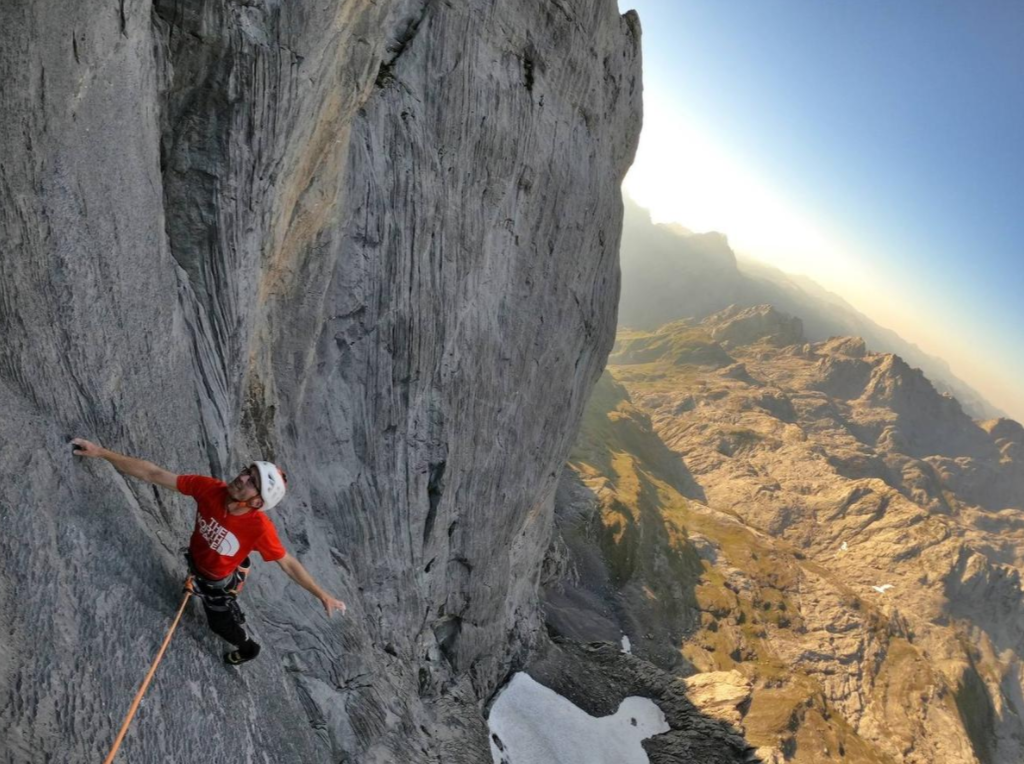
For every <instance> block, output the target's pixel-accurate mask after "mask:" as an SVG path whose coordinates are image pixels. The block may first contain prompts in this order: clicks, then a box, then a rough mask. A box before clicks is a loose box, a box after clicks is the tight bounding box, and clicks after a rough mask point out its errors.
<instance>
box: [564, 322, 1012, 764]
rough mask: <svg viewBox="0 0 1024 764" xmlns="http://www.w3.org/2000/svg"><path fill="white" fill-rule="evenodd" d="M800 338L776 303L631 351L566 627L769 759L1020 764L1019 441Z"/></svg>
mask: <svg viewBox="0 0 1024 764" xmlns="http://www.w3.org/2000/svg"><path fill="white" fill-rule="evenodd" d="M798 329H799V326H798V324H796V323H795V322H794V320H793V319H792V318H790V317H789V316H786V315H784V314H782V313H780V312H779V311H777V310H775V309H774V308H771V307H769V306H761V307H757V308H751V309H740V308H731V309H728V310H726V311H723V312H721V313H719V314H716V315H713V316H710V317H708V318H707V319H705V320H703V321H700V322H697V321H682V322H676V323H674V324H671V325H667V326H665V327H662V328H661V329H660V330H657V331H653V332H639V331H623V332H620V335H619V340H618V344H617V346H616V348H615V350H614V351H613V353H612V355H611V357H610V365H609V372H608V373H607V374H606V376H605V377H604V378H603V379H602V381H601V382H600V383H599V385H598V388H597V390H596V392H595V395H594V398H593V400H592V403H591V406H590V408H589V410H588V413H587V415H586V417H585V420H584V427H583V430H582V432H581V436H580V439H579V440H578V441H577V445H576V448H575V450H574V452H573V456H572V458H571V469H569V470H567V471H566V473H565V474H564V475H563V480H562V488H561V489H560V494H559V501H558V504H557V507H558V511H557V523H558V528H559V531H560V534H561V537H562V539H563V543H564V544H565V545H566V546H565V549H566V550H567V553H566V555H565V557H566V560H565V561H564V562H563V567H564V568H565V569H566V570H569V571H571V572H572V573H571V575H564V576H562V577H560V578H553V579H549V580H548V581H547V606H548V624H549V629H551V630H553V631H555V632H556V633H559V634H564V635H566V636H570V637H572V638H574V639H608V637H607V636H606V635H608V634H615V633H616V632H618V633H619V634H622V633H624V634H625V635H626V636H627V637H628V639H629V641H630V643H631V645H632V648H633V653H634V654H635V655H636V656H637V657H638V658H639V659H643V660H647V661H649V662H651V663H653V664H655V665H657V666H659V667H660V668H661V669H663V670H665V671H668V672H670V673H672V674H675V675H677V676H683V677H686V678H687V679H686V681H687V682H688V683H693V687H694V690H693V692H692V693H691V699H693V700H699V701H700V702H701V703H703V704H704V706H705V708H706V709H707V712H708V713H712V714H714V715H716V716H717V717H719V718H722V719H723V720H726V721H728V722H729V723H730V724H731V725H732V726H733V728H734V729H736V730H737V731H739V732H742V733H743V734H744V735H745V738H746V740H747V741H748V743H750V744H751V745H752V746H754V747H756V748H757V749H758V752H759V755H760V756H761V758H762V760H764V761H769V762H775V761H779V762H781V761H795V762H839V761H843V762H890V763H895V762H899V763H901V764H903V763H907V764H909V763H911V762H921V763H923V762H936V761H942V762H972V763H973V762H983V763H985V764H990V763H993V764H994V763H999V764H1003V763H1005V764H1010V763H1011V762H1017V761H1019V760H1020V759H1021V757H1022V756H1024V727H1022V725H1021V722H1020V718H1021V716H1020V714H1021V712H1024V702H1022V697H1024V693H1022V686H1024V685H1022V677H1021V666H1020V656H1021V654H1022V653H1021V651H1022V650H1024V641H1022V636H1024V631H1022V626H1024V602H1022V592H1021V587H1020V570H1021V566H1022V564H1024V559H1022V558H1021V556H1020V553H1019V550H1020V549H1021V545H1020V542H1021V528H1022V526H1021V519H1022V511H1024V482H1022V480H1024V464H1022V462H1021V460H1020V451H1019V447H1018V446H1017V445H1016V444H1017V443H1019V439H1020V433H1021V429H1020V426H1019V425H1018V424H1017V423H1015V422H1012V421H1009V420H993V421H987V422H974V421H972V420H971V419H970V418H969V417H968V416H967V415H966V414H964V412H963V410H962V409H961V408H960V406H959V404H958V403H957V402H956V401H955V399H952V398H950V397H949V396H948V395H943V394H941V393H939V392H937V391H936V390H935V389H934V388H933V387H932V386H931V384H930V383H929V381H928V380H927V379H926V378H925V377H924V376H923V375H922V374H921V373H920V372H919V371H917V370H916V369H913V368H911V367H909V366H908V365H907V364H906V363H904V362H903V361H902V360H901V359H900V358H899V357H897V356H893V355H891V354H881V353H872V352H869V351H868V350H867V349H866V347H865V345H864V343H863V341H861V340H859V339H856V338H833V339H830V340H827V341H823V342H806V341H805V340H804V339H803V338H802V337H801V336H799V333H798V331H797V330H798ZM716 337H717V338H719V339H721V340H722V341H718V340H716Z"/></svg>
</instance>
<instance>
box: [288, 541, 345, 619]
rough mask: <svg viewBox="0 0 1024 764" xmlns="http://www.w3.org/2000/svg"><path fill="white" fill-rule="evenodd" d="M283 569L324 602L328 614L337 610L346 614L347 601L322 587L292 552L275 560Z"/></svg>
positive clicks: (292, 578) (293, 579)
mask: <svg viewBox="0 0 1024 764" xmlns="http://www.w3.org/2000/svg"><path fill="white" fill-rule="evenodd" d="M275 562H277V564H278V565H280V566H281V569H282V570H283V571H284V572H285V573H287V574H288V577H289V578H291V580H292V581H294V582H295V583H297V584H298V585H299V586H301V587H302V588H303V589H305V590H306V591H307V592H309V593H310V594H312V595H313V596H314V597H316V598H317V599H318V600H320V602H322V603H323V606H324V610H326V611H327V615H331V613H333V612H334V611H335V610H337V611H339V612H340V613H341V614H342V615H345V603H344V602H342V601H341V600H336V599H334V597H332V596H331V595H330V594H328V593H327V592H325V591H324V590H323V589H321V588H320V587H319V586H318V585H317V583H316V581H314V580H313V577H312V576H311V575H309V571H308V570H306V569H305V568H304V567H303V566H302V563H301V562H299V561H298V560H296V559H295V558H294V557H292V556H291V555H290V554H285V556H284V557H282V558H281V559H280V560H275Z"/></svg>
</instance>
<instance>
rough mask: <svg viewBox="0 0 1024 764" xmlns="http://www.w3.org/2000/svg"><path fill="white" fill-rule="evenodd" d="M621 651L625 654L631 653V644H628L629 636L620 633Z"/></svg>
mask: <svg viewBox="0 0 1024 764" xmlns="http://www.w3.org/2000/svg"><path fill="white" fill-rule="evenodd" d="M622 652H624V653H625V654H626V655H632V654H633V646H632V645H630V644H629V637H627V636H626V635H625V634H623V635H622Z"/></svg>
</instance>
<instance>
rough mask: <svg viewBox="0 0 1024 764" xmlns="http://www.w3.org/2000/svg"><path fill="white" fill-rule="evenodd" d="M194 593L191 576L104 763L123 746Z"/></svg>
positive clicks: (109, 760)
mask: <svg viewBox="0 0 1024 764" xmlns="http://www.w3.org/2000/svg"><path fill="white" fill-rule="evenodd" d="M193 593H194V592H193V589H192V576H189V577H188V578H187V579H186V580H185V598H184V599H183V600H182V601H181V607H179V608H178V614H177V615H176V616H175V617H174V623H172V624H171V628H170V630H169V631H168V632H167V636H166V637H164V643H163V644H162V645H160V651H159V652H158V653H157V654H156V658H155V659H154V660H153V663H152V665H151V666H150V667H149V673H147V674H146V678H145V679H144V680H143V681H142V687H140V688H139V691H138V692H137V693H136V694H135V700H133V701H132V705H131V708H129V709H128V714H127V715H126V716H125V718H124V723H123V724H121V731H120V732H118V733H117V739H116V740H115V741H114V746H113V747H112V748H111V749H110V753H109V754H108V755H107V758H106V759H104V760H103V764H111V762H112V761H113V760H114V757H115V756H116V755H117V749H118V748H120V747H121V742H122V741H123V740H124V736H125V733H127V732H128V727H129V725H130V724H131V723H132V719H133V718H134V716H135V712H136V711H137V710H138V708H139V703H141V702H142V696H143V695H144V694H145V693H146V688H147V687H149V682H150V680H152V678H153V674H155V673H156V667H157V666H158V665H160V660H161V659H162V658H163V657H164V651H165V650H167V645H169V644H170V643H171V637H173V636H174V630H175V629H176V628H178V621H180V620H181V614H182V613H184V612H185V605H187V604H188V599H189V597H191V596H192V595H193Z"/></svg>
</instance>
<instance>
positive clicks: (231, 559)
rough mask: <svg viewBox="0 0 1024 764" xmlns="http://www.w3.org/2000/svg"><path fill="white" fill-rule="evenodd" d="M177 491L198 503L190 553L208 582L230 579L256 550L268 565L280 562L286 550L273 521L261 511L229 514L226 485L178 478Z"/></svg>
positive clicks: (190, 477) (200, 478) (199, 477)
mask: <svg viewBox="0 0 1024 764" xmlns="http://www.w3.org/2000/svg"><path fill="white" fill-rule="evenodd" d="M177 487H178V490H179V491H181V492H182V493H183V494H185V495H186V496H191V497H192V498H193V499H195V500H196V505H197V507H196V527H195V530H193V531H192V539H191V540H190V541H189V545H188V550H189V553H190V554H191V555H192V562H193V563H194V564H195V566H196V567H197V568H198V569H199V572H200V573H202V574H203V576H204V577H205V578H209V579H211V580H214V581H217V580H220V579H222V578H227V577H228V576H229V575H231V574H232V573H233V572H234V570H235V568H237V567H238V565H239V563H241V562H242V560H244V559H245V557H246V555H248V554H249V552H251V551H252V550H253V549H255V550H256V551H257V552H259V553H260V556H261V557H262V558H263V559H264V560H266V561H267V562H273V561H274V560H280V559H281V558H282V557H284V556H285V554H286V552H285V548H284V547H283V546H282V545H281V539H279V538H278V537H277V529H276V528H274V524H273V523H272V522H271V521H270V518H269V517H267V516H266V514H264V513H263V512H260V511H259V510H252V511H250V512H246V513H245V514H244V515H232V514H228V510H227V506H226V505H227V504H228V502H230V501H231V497H229V496H228V489H227V483H225V482H224V481H222V480H215V479H214V478H211V477H206V476H204V475H179V476H178V485H177Z"/></svg>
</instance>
